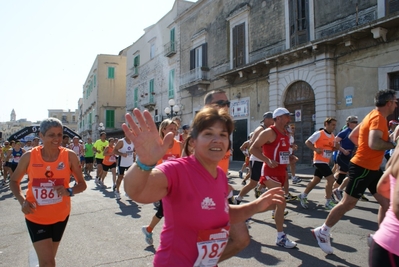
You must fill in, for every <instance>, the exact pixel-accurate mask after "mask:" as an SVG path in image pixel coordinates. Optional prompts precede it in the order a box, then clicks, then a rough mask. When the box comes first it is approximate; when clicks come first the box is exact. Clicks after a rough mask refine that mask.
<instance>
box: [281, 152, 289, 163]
mask: <svg viewBox="0 0 399 267" xmlns="http://www.w3.org/2000/svg"><path fill="white" fill-rule="evenodd" d="M279 163H280V164H289V163H290V152H289V151H285V152H280V161H279Z"/></svg>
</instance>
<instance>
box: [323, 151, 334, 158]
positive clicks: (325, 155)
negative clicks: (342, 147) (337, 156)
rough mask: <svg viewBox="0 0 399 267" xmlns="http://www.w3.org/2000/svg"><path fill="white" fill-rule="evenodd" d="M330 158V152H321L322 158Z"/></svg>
mask: <svg viewBox="0 0 399 267" xmlns="http://www.w3.org/2000/svg"><path fill="white" fill-rule="evenodd" d="M331 156H332V150H323V158H327V159H329V158H331Z"/></svg>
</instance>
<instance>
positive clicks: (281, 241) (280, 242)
mask: <svg viewBox="0 0 399 267" xmlns="http://www.w3.org/2000/svg"><path fill="white" fill-rule="evenodd" d="M276 245H277V246H279V247H284V248H294V247H296V245H297V244H296V242H294V241H291V240H289V239H288V237H287V235H286V234H285V235H283V236H282V237H280V238H278V237H277V239H276Z"/></svg>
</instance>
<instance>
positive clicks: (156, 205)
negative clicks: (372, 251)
mask: <svg viewBox="0 0 399 267" xmlns="http://www.w3.org/2000/svg"><path fill="white" fill-rule="evenodd" d="M152 204H153V205H154V207H155V208H159V206H160V205H161V202H159V200H158V201H157V202H154V203H152Z"/></svg>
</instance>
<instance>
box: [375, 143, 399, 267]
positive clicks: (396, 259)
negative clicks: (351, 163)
mask: <svg viewBox="0 0 399 267" xmlns="http://www.w3.org/2000/svg"><path fill="white" fill-rule="evenodd" d="M398 163H399V149H395V152H394V154H393V155H392V156H391V158H390V160H389V161H388V163H387V165H386V171H385V173H384V175H383V176H382V177H381V179H380V181H379V182H378V185H377V191H378V193H379V194H381V195H382V196H384V197H385V198H387V199H390V206H389V209H388V211H387V212H386V214H385V218H384V220H383V221H382V223H381V224H380V227H379V229H378V231H377V232H376V233H375V234H374V235H373V241H372V243H371V246H370V251H369V265H370V266H371V267H377V266H384V267H385V266H387V267H389V266H399V183H397V177H399V165H398Z"/></svg>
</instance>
